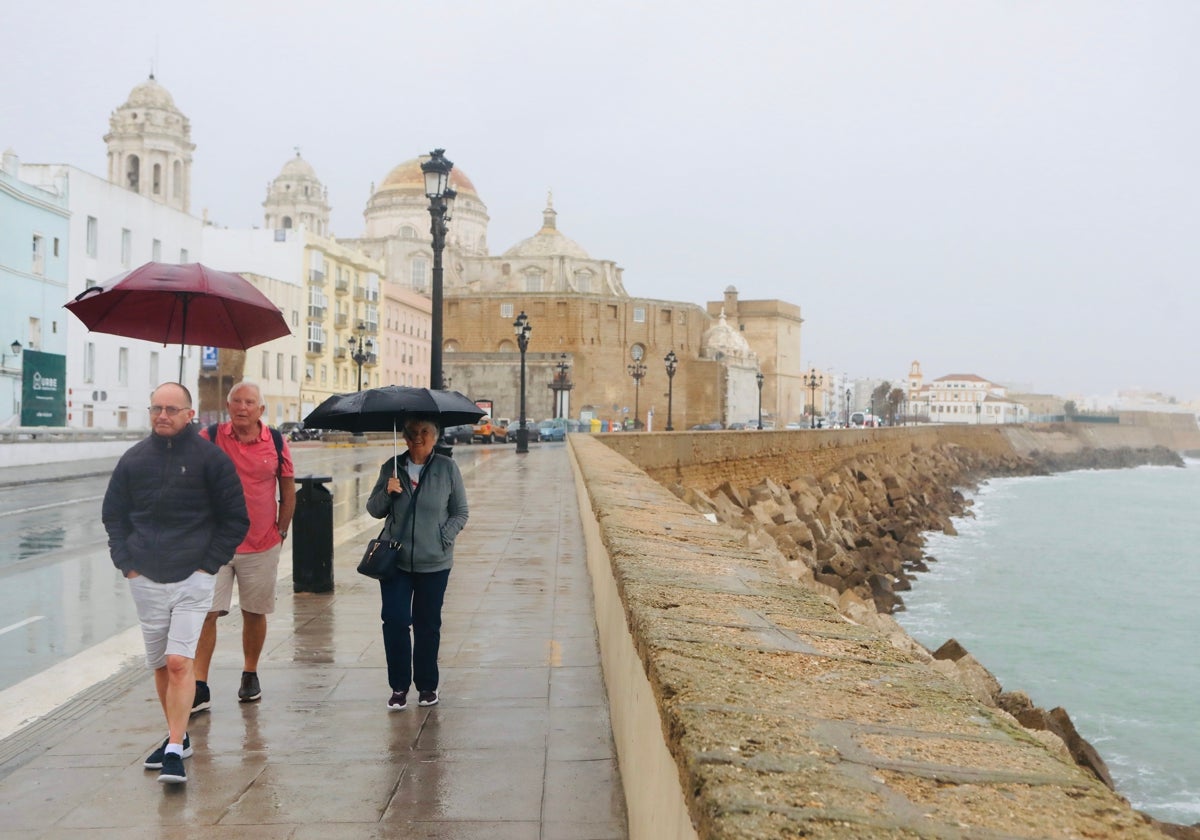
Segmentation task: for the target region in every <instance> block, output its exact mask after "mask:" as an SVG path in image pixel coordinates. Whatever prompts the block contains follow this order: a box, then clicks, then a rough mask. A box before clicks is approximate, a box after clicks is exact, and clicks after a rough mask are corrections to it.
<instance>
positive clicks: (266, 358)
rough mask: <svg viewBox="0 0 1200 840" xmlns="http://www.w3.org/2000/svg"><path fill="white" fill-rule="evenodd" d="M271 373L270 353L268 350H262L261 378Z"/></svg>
mask: <svg viewBox="0 0 1200 840" xmlns="http://www.w3.org/2000/svg"><path fill="white" fill-rule="evenodd" d="M270 375H271V354H270V352H269V351H267V350H264V351H263V357H262V378H263V379H266V378H267V377H268V376H270Z"/></svg>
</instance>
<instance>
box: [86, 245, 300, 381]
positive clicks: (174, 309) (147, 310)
mask: <svg viewBox="0 0 1200 840" xmlns="http://www.w3.org/2000/svg"><path fill="white" fill-rule="evenodd" d="M66 308H67V309H69V310H71V312H73V313H74V314H75V316H76V317H77V318H79V320H80V321H82V322H83V323H84V325H86V326H87V328H88V329H89V330H92V331H93V332H102V333H110V334H112V335H123V336H125V337H126V338H141V339H145V340H146V341H155V342H160V343H162V344H174V343H175V342H177V341H178V342H179V345H180V351H179V352H180V355H179V375H180V377H181V378H182V377H183V346H184V345H186V344H188V343H191V344H200V345H205V346H209V347H228V348H232V349H236V350H245V349H246V348H248V347H253V346H254V345H256V344H262V343H263V342H266V341H270V340H271V339H273V338H279V337H281V336H285V335H290V334H291V330H290V329H288V325H287V321H285V320H284V317H283V313H282V312H280V311H279V307H277V306H276V305H275V304H273V303H271V301H270V299H269V298H268V297H267V296H266V295H264V294H263V293H262V292H260V291H259V290H258V289H256V288H254V286H253V285H251V284H250V282H249V281H248V280H246V279H245V278H244V277H242V276H241V275H239V274H232V273H230V272H227V271H217V270H215V269H212V268H208V267H207V266H204V265H201V264H200V263H188V264H186V265H171V264H169V263H155V262H149V263H146V264H145V265H143V266H141V267H140V268H135V269H134V270H133V271H130V272H129V273H127V274H125V275H122V276H119V277H116V278H114V279H113V280H112V281H110V282H109V283H107V284H105V285H103V286H94V287H92V288H90V289H85V290H84V291H83V292H81V293H80V294H79V295H77V296H76V298H75V299H74V300H73V301H71V302H70V303H68V304H66Z"/></svg>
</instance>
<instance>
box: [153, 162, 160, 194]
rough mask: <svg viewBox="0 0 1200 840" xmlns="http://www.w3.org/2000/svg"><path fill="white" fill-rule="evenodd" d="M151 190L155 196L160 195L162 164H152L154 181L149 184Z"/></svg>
mask: <svg viewBox="0 0 1200 840" xmlns="http://www.w3.org/2000/svg"><path fill="white" fill-rule="evenodd" d="M151 189H152V190H153V191H154V194H155V195H162V164H161V163H156V164H154V180H153V181H152V182H151Z"/></svg>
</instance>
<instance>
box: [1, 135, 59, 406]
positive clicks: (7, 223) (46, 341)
mask: <svg viewBox="0 0 1200 840" xmlns="http://www.w3.org/2000/svg"><path fill="white" fill-rule="evenodd" d="M19 171H20V161H19V160H18V159H17V156H16V154H15V153H13V152H12V151H11V150H9V151H6V152H5V153H4V156H3V159H2V161H0V426H16V425H19V423H20V416H21V381H22V372H23V367H22V356H23V354H24V351H26V350H37V351H40V352H42V353H54V354H59V355H65V354H66V352H67V324H66V319H67V318H68V317H71V316H70V313H69V312H67V310H65V309H63V304H64V303H66V302H67V269H68V265H67V254H68V249H67V245H68V240H67V237H68V235H69V230H70V227H69V222H70V213H69V211H68V210H67V195H66V190H65V189H64V190H62V191H60V192H59V193H58V194H55V193H53V192H48V191H46V190H43V189H41V188H40V187H36V186H34V185H32V184H27V183H25V182H23V181H21V180H20V179H19V177H18V173H19Z"/></svg>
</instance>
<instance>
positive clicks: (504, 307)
mask: <svg viewBox="0 0 1200 840" xmlns="http://www.w3.org/2000/svg"><path fill="white" fill-rule="evenodd" d="M512 316H513V305H512V304H511V303H502V304H500V317H501V318H511V317H512Z"/></svg>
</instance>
